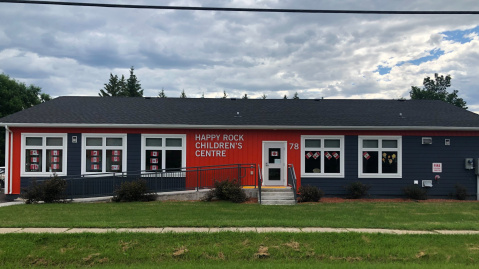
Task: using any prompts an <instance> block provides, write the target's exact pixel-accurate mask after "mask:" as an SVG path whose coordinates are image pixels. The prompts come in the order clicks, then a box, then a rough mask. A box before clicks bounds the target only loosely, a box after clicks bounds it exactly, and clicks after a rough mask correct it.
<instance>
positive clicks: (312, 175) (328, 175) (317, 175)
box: [300, 135, 345, 178]
mask: <svg viewBox="0 0 479 269" xmlns="http://www.w3.org/2000/svg"><path fill="white" fill-rule="evenodd" d="M306 139H321V147H320V149H319V150H320V151H321V173H305V172H304V170H305V163H304V152H305V151H306V146H305V140H306ZM325 139H339V149H338V150H337V151H339V156H340V160H339V161H340V167H339V173H323V171H324V161H323V159H322V158H323V152H324V150H325V148H324V140H325ZM326 149H328V148H326ZM300 150H301V152H300V156H301V177H306V178H344V170H345V167H344V159H345V154H344V152H345V148H344V135H302V136H301V148H300Z"/></svg>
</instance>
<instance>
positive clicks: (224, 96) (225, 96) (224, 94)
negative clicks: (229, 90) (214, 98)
mask: <svg viewBox="0 0 479 269" xmlns="http://www.w3.org/2000/svg"><path fill="white" fill-rule="evenodd" d="M222 98H223V99H226V98H228V95H227V94H226V91H223V97H222Z"/></svg>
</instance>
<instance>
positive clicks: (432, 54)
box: [408, 49, 444, 65]
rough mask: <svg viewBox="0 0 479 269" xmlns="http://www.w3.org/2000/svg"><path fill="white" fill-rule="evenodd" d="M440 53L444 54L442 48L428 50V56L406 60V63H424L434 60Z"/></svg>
mask: <svg viewBox="0 0 479 269" xmlns="http://www.w3.org/2000/svg"><path fill="white" fill-rule="evenodd" d="M441 55H444V51H443V50H441V49H433V50H431V51H429V55H428V56H424V57H421V58H419V59H415V60H411V61H408V63H410V64H413V65H420V64H422V63H425V62H429V61H432V60H436V59H437V58H439V57H440V56H441Z"/></svg>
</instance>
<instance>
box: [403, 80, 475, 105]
mask: <svg viewBox="0 0 479 269" xmlns="http://www.w3.org/2000/svg"><path fill="white" fill-rule="evenodd" d="M422 84H423V88H422V89H421V88H419V87H416V86H411V91H410V92H409V95H410V96H411V99H413V100H442V101H444V102H447V103H450V104H453V105H455V106H457V107H460V108H464V109H467V106H466V101H464V100H463V99H462V98H459V97H458V95H457V93H458V90H453V91H452V93H449V92H448V91H447V88H448V87H450V86H451V75H447V76H446V77H444V76H442V75H441V76H439V75H438V74H437V73H435V74H434V80H432V79H431V78H430V77H426V78H425V79H424V81H423V83H422Z"/></svg>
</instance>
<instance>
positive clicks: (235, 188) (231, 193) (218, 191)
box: [202, 180, 246, 203]
mask: <svg viewBox="0 0 479 269" xmlns="http://www.w3.org/2000/svg"><path fill="white" fill-rule="evenodd" d="M214 198H216V199H218V200H224V201H231V202H233V203H243V202H244V201H246V193H245V192H244V190H243V189H242V188H241V185H240V184H239V182H238V181H236V180H223V181H215V183H214V189H211V190H210V191H208V192H207V193H206V195H205V196H204V197H203V199H202V200H203V201H211V200H213V199H214Z"/></svg>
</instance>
